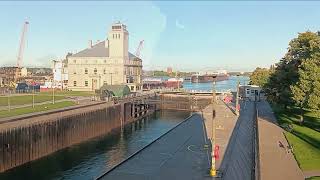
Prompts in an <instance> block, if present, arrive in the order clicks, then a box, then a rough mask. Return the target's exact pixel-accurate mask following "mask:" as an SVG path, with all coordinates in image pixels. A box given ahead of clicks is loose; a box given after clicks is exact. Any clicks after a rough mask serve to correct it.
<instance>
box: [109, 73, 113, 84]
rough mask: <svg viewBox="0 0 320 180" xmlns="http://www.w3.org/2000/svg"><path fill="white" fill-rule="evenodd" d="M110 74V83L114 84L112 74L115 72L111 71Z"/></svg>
mask: <svg viewBox="0 0 320 180" xmlns="http://www.w3.org/2000/svg"><path fill="white" fill-rule="evenodd" d="M109 74H110V81H111V82H110V83H111V85H112V74H114V73H109Z"/></svg>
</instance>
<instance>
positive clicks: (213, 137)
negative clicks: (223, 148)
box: [210, 80, 217, 177]
mask: <svg viewBox="0 0 320 180" xmlns="http://www.w3.org/2000/svg"><path fill="white" fill-rule="evenodd" d="M215 103H216V91H215V80H213V82H212V119H211V120H212V122H211V123H212V126H211V133H212V134H211V169H210V175H211V176H212V177H215V176H216V175H217V170H216V159H215V154H214V148H215V143H216V142H215V141H216V125H215V120H214V118H215V114H216V112H215Z"/></svg>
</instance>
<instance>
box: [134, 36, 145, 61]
mask: <svg viewBox="0 0 320 180" xmlns="http://www.w3.org/2000/svg"><path fill="white" fill-rule="evenodd" d="M143 42H144V40H142V41H140V43H139V46H138V48H137V50H136V56H137V57H138V58H140V52H141V49H142V47H143Z"/></svg>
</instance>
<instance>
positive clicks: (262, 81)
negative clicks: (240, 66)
mask: <svg viewBox="0 0 320 180" xmlns="http://www.w3.org/2000/svg"><path fill="white" fill-rule="evenodd" d="M269 77H270V71H269V69H267V68H259V67H257V68H256V69H255V70H254V71H253V72H252V74H251V75H250V84H252V85H258V86H260V87H262V88H264V87H265V85H266V84H267V82H268V81H269Z"/></svg>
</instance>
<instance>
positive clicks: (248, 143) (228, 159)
mask: <svg viewBox="0 0 320 180" xmlns="http://www.w3.org/2000/svg"><path fill="white" fill-rule="evenodd" d="M240 107H241V108H240V109H241V110H240V116H239V117H238V119H237V120H236V124H235V125H234V128H233V129H232V131H231V132H230V133H231V136H230V139H229V141H228V144H227V147H226V150H225V155H224V158H223V159H222V160H221V165H220V167H219V170H221V171H222V173H223V179H225V180H229V179H230V180H234V179H244V180H247V179H248V180H249V179H251V178H252V175H253V174H252V173H253V171H252V170H253V162H254V156H253V155H254V154H253V115H254V114H253V112H254V111H253V108H254V104H253V102H249V101H248V102H241V103H240ZM217 134H219V131H218V132H217Z"/></svg>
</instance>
